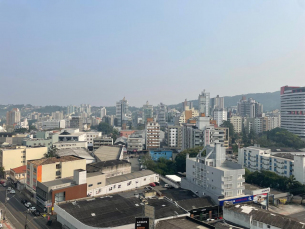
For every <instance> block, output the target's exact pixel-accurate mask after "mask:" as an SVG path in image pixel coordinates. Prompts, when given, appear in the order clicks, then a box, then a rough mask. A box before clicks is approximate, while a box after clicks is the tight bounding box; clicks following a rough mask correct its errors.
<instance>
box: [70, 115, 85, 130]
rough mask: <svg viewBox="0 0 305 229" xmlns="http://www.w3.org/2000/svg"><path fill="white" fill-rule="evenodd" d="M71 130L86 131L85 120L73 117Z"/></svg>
mask: <svg viewBox="0 0 305 229" xmlns="http://www.w3.org/2000/svg"><path fill="white" fill-rule="evenodd" d="M70 128H77V129H79V130H80V131H82V130H83V129H84V126H83V119H82V118H81V117H79V116H73V117H72V119H71V120H70Z"/></svg>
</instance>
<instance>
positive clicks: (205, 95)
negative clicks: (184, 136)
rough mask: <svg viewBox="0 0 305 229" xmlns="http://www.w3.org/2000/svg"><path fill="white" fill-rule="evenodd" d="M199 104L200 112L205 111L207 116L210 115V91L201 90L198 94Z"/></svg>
mask: <svg viewBox="0 0 305 229" xmlns="http://www.w3.org/2000/svg"><path fill="white" fill-rule="evenodd" d="M198 104H199V114H200V113H204V114H205V115H206V116H209V115H210V93H209V92H205V90H203V92H201V94H199V96H198Z"/></svg>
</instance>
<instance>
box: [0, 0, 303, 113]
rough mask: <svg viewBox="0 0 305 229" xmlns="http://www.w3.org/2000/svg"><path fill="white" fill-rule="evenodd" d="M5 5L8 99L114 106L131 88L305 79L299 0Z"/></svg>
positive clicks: (248, 85) (219, 87)
mask: <svg viewBox="0 0 305 229" xmlns="http://www.w3.org/2000/svg"><path fill="white" fill-rule="evenodd" d="M0 6H1V7H0V21H1V23H0V30H1V31H2V36H1V37H0V49H1V50H2V51H1V53H0V63H1V73H0V74H1V75H0V78H1V82H2V85H11V87H8V86H6V87H2V89H1V91H0V96H1V97H2V98H6V99H5V101H2V102H1V103H5V104H28V103H30V104H34V105H55V104H58V105H68V104H81V103H90V104H92V105H103V106H113V105H114V104H115V103H116V102H117V101H119V100H121V99H122V98H123V97H124V96H126V98H128V100H129V101H130V103H131V104H132V105H134V106H137V107H141V106H142V105H143V104H144V103H145V101H147V100H149V102H150V103H151V104H159V103H160V102H163V103H165V104H176V103H178V102H180V101H183V100H184V99H185V98H188V99H196V98H197V97H198V92H200V91H201V90H202V89H204V88H205V89H206V90H208V91H209V92H210V93H211V97H215V96H216V95H218V94H219V95H220V96H233V95H238V94H245V93H261V92H266V91H268V92H270V91H271V92H272V91H278V90H279V88H280V87H281V86H283V85H305V80H304V77H303V76H304V74H305V66H304V64H303V60H304V57H305V56H304V55H305V54H304V53H305V52H304V51H305V45H304V42H303V41H304V38H305V31H304V30H302V29H300V28H302V27H304V24H305V23H304V22H305V20H304V19H305V14H304V12H305V6H304V3H302V2H301V1H291V2H289V3H287V2H286V1H277V2H276V4H275V3H274V2H263V1H262V2H259V3H258V2H255V4H254V2H250V1H246V2H240V1H230V2H227V1H220V2H217V3H216V2H202V1H192V2H191V3H190V2H187V3H186V2H184V1H178V2H176V1H175V2H174V1H167V2H162V1H154V2H142V1H134V2H126V1H116V2H107V1H98V2H94V3H92V4H90V5H88V4H87V3H85V2H81V1H73V4H72V2H69V1H66V2H57V3H54V2H40V1H31V2H29V3H27V4H24V3H22V2H18V1H14V2H11V1H10V2H9V1H1V3H0ZM67 9H69V10H67ZM240 18H243V20H240ZM279 25H280V26H279ZM284 31H285V32H284ZM10 88H14V93H11V94H10V96H7V95H8V94H9V90H10ZM114 90H115V91H116V93H113V91H114ZM156 92H158V93H156ZM38 95H39V96H38ZM168 95H170V96H168Z"/></svg>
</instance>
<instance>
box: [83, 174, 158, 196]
mask: <svg viewBox="0 0 305 229" xmlns="http://www.w3.org/2000/svg"><path fill="white" fill-rule="evenodd" d="M103 175H104V177H105V174H103ZM100 176H101V173H100V172H95V173H88V174H87V184H88V190H87V195H88V196H95V195H106V194H107V195H108V194H113V193H118V192H125V191H128V190H132V189H136V188H139V187H142V186H145V185H148V184H149V183H152V182H158V181H159V175H158V174H156V173H154V172H153V171H151V170H143V171H137V172H133V173H128V174H124V175H120V176H115V177H110V178H107V179H106V183H105V182H101V181H102V178H99V177H100ZM88 179H89V180H88Z"/></svg>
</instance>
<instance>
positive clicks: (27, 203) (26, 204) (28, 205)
mask: <svg viewBox="0 0 305 229" xmlns="http://www.w3.org/2000/svg"><path fill="white" fill-rule="evenodd" d="M24 206H26V207H27V208H30V207H31V206H32V203H31V202H26V203H25V204H24Z"/></svg>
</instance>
